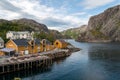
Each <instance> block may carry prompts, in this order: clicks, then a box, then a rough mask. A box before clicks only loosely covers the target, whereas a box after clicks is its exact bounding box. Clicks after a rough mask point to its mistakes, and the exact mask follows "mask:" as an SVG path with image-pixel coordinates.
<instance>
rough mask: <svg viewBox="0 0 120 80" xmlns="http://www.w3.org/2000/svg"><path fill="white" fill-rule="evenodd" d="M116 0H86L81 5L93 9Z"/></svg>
mask: <svg viewBox="0 0 120 80" xmlns="http://www.w3.org/2000/svg"><path fill="white" fill-rule="evenodd" d="M113 1H115V0H84V1H83V2H81V3H80V5H82V6H84V7H85V9H93V8H96V7H100V6H104V5H106V4H109V3H111V2H113Z"/></svg>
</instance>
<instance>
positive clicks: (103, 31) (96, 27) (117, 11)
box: [78, 5, 120, 42]
mask: <svg viewBox="0 0 120 80" xmlns="http://www.w3.org/2000/svg"><path fill="white" fill-rule="evenodd" d="M81 38H82V40H83V38H84V40H83V41H88V42H94V41H100V42H102V41H105V40H106V41H120V5H118V6H115V7H112V8H109V9H107V10H105V11H104V12H103V13H101V14H98V15H96V16H92V17H91V18H90V20H89V22H88V27H87V30H86V33H84V36H80V37H79V38H78V41H81Z"/></svg>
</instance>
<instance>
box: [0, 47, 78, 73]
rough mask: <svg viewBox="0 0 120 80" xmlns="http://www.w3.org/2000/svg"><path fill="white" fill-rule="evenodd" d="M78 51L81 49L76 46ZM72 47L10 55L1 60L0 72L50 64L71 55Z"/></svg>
mask: <svg viewBox="0 0 120 80" xmlns="http://www.w3.org/2000/svg"><path fill="white" fill-rule="evenodd" d="M74 49H76V51H79V50H80V49H77V48H74ZM71 53H72V51H70V49H55V50H52V51H47V52H41V53H36V54H29V55H24V56H18V57H9V58H5V59H3V60H1V64H0V74H5V73H9V72H15V71H20V70H25V69H30V68H42V67H46V66H50V65H51V64H52V62H53V61H54V60H55V59H59V58H63V57H67V56H69V55H71Z"/></svg>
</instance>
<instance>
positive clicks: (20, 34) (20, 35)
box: [6, 31, 33, 39]
mask: <svg viewBox="0 0 120 80" xmlns="http://www.w3.org/2000/svg"><path fill="white" fill-rule="evenodd" d="M32 37H33V35H32V34H31V33H30V32H29V31H9V32H7V33H6V38H7V39H31V38H32Z"/></svg>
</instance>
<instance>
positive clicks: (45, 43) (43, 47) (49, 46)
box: [41, 39, 55, 51]
mask: <svg viewBox="0 0 120 80" xmlns="http://www.w3.org/2000/svg"><path fill="white" fill-rule="evenodd" d="M54 48H55V47H54V45H52V43H51V42H50V41H48V40H47V39H43V40H42V41H41V50H42V51H49V50H53V49H54Z"/></svg>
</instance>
